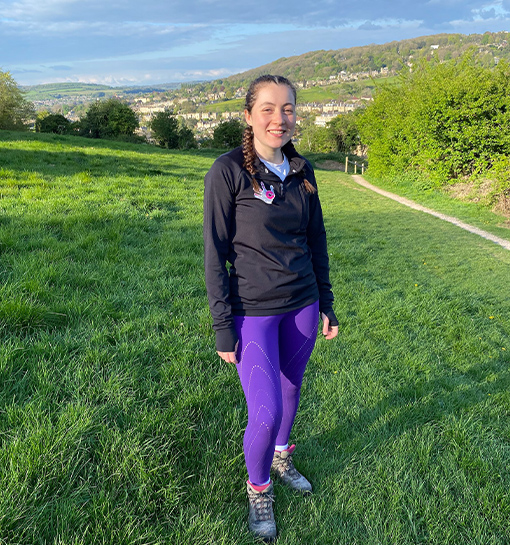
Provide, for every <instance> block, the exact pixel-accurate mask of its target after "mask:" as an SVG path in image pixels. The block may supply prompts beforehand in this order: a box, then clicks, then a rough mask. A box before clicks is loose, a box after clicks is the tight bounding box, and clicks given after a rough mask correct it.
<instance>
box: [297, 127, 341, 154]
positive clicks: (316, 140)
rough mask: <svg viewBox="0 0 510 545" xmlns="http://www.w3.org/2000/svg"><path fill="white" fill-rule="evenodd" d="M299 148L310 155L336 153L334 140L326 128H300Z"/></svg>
mask: <svg viewBox="0 0 510 545" xmlns="http://www.w3.org/2000/svg"><path fill="white" fill-rule="evenodd" d="M299 148H300V150H302V151H309V152H312V153H330V152H332V151H336V140H335V137H334V135H333V132H332V131H331V130H330V129H328V128H327V127H319V126H318V125H315V124H307V125H305V126H304V127H302V130H301V138H300V141H299Z"/></svg>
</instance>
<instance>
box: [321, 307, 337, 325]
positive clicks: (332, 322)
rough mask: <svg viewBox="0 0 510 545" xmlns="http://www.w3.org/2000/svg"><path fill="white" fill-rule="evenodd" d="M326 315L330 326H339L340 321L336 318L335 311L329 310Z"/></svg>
mask: <svg viewBox="0 0 510 545" xmlns="http://www.w3.org/2000/svg"><path fill="white" fill-rule="evenodd" d="M323 312H324V311H323ZM324 314H325V315H326V316H327V318H328V320H329V325H331V326H337V325H338V320H337V319H336V316H335V313H334V312H333V310H328V311H327V312H324Z"/></svg>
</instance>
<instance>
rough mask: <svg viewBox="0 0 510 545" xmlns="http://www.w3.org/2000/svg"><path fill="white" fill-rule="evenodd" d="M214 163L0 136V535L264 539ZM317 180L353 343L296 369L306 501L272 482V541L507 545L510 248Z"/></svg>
mask: <svg viewBox="0 0 510 545" xmlns="http://www.w3.org/2000/svg"><path fill="white" fill-rule="evenodd" d="M212 160H213V155H211V153H210V152H209V154H208V153H205V152H204V153H199V152H195V153H184V152H168V151H164V150H159V149H156V148H153V147H149V146H132V145H127V144H116V143H108V142H99V141H90V140H85V139H80V138H74V137H60V136H49V135H48V136H46V135H34V134H22V133H8V132H2V131H0V279H1V282H0V491H1V492H0V543H2V544H20V543H23V544H25V543H44V544H66V545H71V544H72V545H78V544H94V545H95V544H98V543H101V544H111V545H120V544H168V543H171V544H190V543H193V544H211V543H222V544H231V543H238V544H249V543H253V540H252V538H251V537H250V536H249V535H248V534H247V531H246V516H247V509H246V500H245V492H244V480H245V478H246V475H245V469H244V462H243V455H242V451H241V443H242V434H243V425H244V422H245V418H246V413H245V408H244V401H243V395H242V392H241V388H240V386H239V384H238V380H237V374H236V373H235V370H234V369H233V368H232V367H231V366H229V365H227V364H225V363H222V362H221V361H219V358H218V357H217V355H216V353H215V351H214V348H213V344H214V341H213V335H212V331H211V328H210V318H209V313H208V309H207V303H206V294H205V288H204V282H203V273H202V241H201V230H202V221H201V202H202V186H203V176H204V174H205V172H206V171H207V169H208V168H209V166H210V164H211V162H212ZM317 174H318V178H319V181H320V185H319V191H320V195H321V199H322V202H323V208H324V213H325V218H326V223H327V228H328V237H329V251H330V255H331V269H332V280H333V283H334V288H335V295H336V311H337V315H338V318H339V321H340V329H341V334H340V338H339V339H338V340H337V341H338V342H326V341H324V340H323V339H319V341H318V344H317V348H316V351H315V352H314V355H313V356H312V360H311V362H310V364H309V368H308V370H307V373H306V375H305V382H304V387H303V393H302V402H301V408H300V412H299V415H298V419H297V421H296V426H295V430H294V434H293V437H292V440H293V441H294V442H296V443H297V444H298V448H297V451H296V464H297V465H298V467H299V468H300V469H302V470H303V472H304V473H305V474H306V475H307V476H308V477H309V478H310V480H311V481H312V482H313V484H314V487H315V490H316V493H315V494H314V495H313V496H312V497H310V498H301V497H297V496H295V495H293V494H291V493H290V492H288V491H287V490H285V489H283V488H282V487H281V486H280V485H277V486H276V488H275V490H276V504H275V507H276V516H277V522H278V528H279V533H280V537H279V541H278V543H279V544H280V545H284V544H309V543H310V544H313V543H321V544H336V543H348V544H350V545H352V544H359V545H371V544H373V545H376V544H378V545H379V544H388V545H389V544H398V545H405V544H417V543H427V544H437V545H446V544H452V545H453V544H455V545H458V544H459V543H465V544H480V545H488V544H493V545H495V544H501V545H503V544H507V543H509V541H510V533H509V530H508V520H509V517H510V497H509V490H510V474H509V471H508V468H509V467H510V422H509V418H508V415H509V413H510V371H509V364H510V341H509V334H510V297H509V291H508V278H509V267H510V252H508V251H507V250H505V249H503V248H500V247H499V246H497V245H495V244H493V243H491V242H489V241H486V240H484V239H481V238H480V237H477V236H476V235H472V234H470V233H467V232H465V231H463V230H461V229H459V228H458V227H455V226H453V225H450V224H448V223H445V222H442V221H441V220H439V219H437V218H434V217H430V216H426V215H424V214H421V213H420V212H417V211H414V210H411V209H408V208H405V207H403V206H401V205H399V204H398V203H395V202H393V201H389V200H388V199H386V198H384V197H382V196H380V195H377V194H375V193H373V192H370V191H368V190H366V189H364V188H360V187H358V186H356V185H355V184H354V183H353V182H352V181H351V179H350V177H349V176H346V175H344V174H340V173H337V172H326V171H322V170H318V172H317ZM254 228H256V226H254Z"/></svg>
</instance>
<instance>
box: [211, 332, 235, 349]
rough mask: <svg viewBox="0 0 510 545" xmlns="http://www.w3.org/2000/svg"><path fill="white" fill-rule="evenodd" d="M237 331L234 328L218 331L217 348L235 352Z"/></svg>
mask: <svg viewBox="0 0 510 545" xmlns="http://www.w3.org/2000/svg"><path fill="white" fill-rule="evenodd" d="M238 340H239V338H238V336H237V331H236V330H235V329H234V328H229V329H219V330H218V331H216V350H217V351H218V352H234V351H235V349H236V344H237V341H238Z"/></svg>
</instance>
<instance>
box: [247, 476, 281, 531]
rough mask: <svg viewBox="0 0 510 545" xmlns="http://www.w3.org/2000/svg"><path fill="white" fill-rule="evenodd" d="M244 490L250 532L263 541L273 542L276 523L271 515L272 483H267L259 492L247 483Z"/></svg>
mask: <svg viewBox="0 0 510 545" xmlns="http://www.w3.org/2000/svg"><path fill="white" fill-rule="evenodd" d="M257 488H259V487H257ZM246 489H247V491H248V504H249V507H250V513H249V515H248V527H249V528H250V531H251V532H253V534H255V535H256V536H257V537H260V538H262V539H263V540H264V541H273V540H274V539H275V537H276V523H275V521H274V514H273V501H274V496H273V483H269V484H268V485H267V486H266V488H264V489H263V490H262V491H260V492H259V491H258V490H255V488H254V487H253V486H252V485H251V483H250V482H249V481H248V482H247V483H246Z"/></svg>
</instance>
